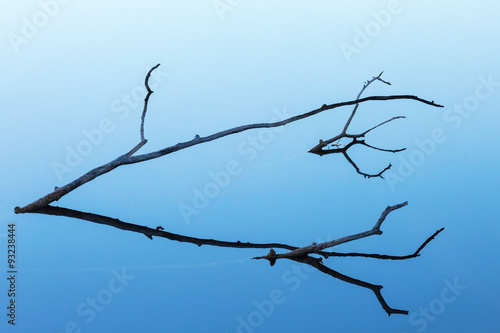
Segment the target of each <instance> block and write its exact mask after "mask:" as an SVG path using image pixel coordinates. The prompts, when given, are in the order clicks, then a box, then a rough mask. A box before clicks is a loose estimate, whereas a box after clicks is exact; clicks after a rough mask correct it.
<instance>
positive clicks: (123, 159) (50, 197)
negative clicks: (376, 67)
mask: <svg viewBox="0 0 500 333" xmlns="http://www.w3.org/2000/svg"><path fill="white" fill-rule="evenodd" d="M158 66H160V64H158V65H156V66H154V67H153V68H151V70H150V71H149V72H148V74H147V76H146V80H145V84H146V89H147V92H148V93H147V95H146V98H145V99H144V110H143V112H142V117H141V141H140V142H139V143H138V144H137V145H136V146H135V147H134V148H132V149H131V150H130V151H129V152H128V153H126V154H123V155H121V156H119V157H117V158H116V159H114V160H112V161H111V162H109V163H107V164H104V165H101V166H100V167H97V168H95V169H92V170H90V171H89V172H87V173H86V174H84V175H83V176H81V177H80V178H78V179H76V180H74V181H72V182H70V183H68V184H66V185H64V186H61V187H56V189H55V190H54V191H53V192H51V193H49V194H47V195H45V196H44V197H42V198H40V199H38V200H36V201H34V202H32V203H30V204H28V205H26V206H24V207H15V208H14V211H15V213H16V214H20V213H28V212H30V211H33V210H36V209H38V208H41V207H45V206H47V205H50V204H51V203H53V202H54V201H57V200H59V199H61V198H62V197H63V196H65V195H66V194H68V193H70V192H71V191H73V190H74V189H76V188H78V187H80V186H82V185H83V184H85V183H88V182H90V181H92V180H94V179H95V178H97V177H99V176H101V175H104V174H106V173H108V172H110V171H112V170H114V169H115V168H117V167H119V166H122V165H127V164H135V163H139V162H144V161H148V160H151V159H155V158H158V157H161V156H164V155H167V154H171V153H173V152H176V151H179V150H182V149H186V148H189V147H192V146H195V145H198V144H201V143H205V142H210V141H214V140H217V139H220V138H223V137H225V136H228V135H231V134H236V133H240V132H243V131H247V130H250V129H257V128H270V127H279V126H284V125H287V124H289V123H292V122H295V121H298V120H301V119H305V118H308V117H311V116H314V115H316V114H318V113H321V112H324V111H327V110H331V109H335V108H339V107H342V106H348V105H355V107H354V111H353V112H352V114H351V117H350V118H349V120H348V121H347V124H346V126H345V127H344V130H343V131H342V133H341V134H340V136H337V137H335V138H333V139H335V140H337V139H339V138H341V137H353V138H354V139H357V138H358V137H361V136H363V135H364V134H366V133H368V132H369V131H370V130H371V129H370V130H368V131H365V132H364V133H362V134H359V135H358V136H348V135H347V134H346V133H345V131H346V130H347V127H348V126H349V124H350V122H351V120H352V118H353V117H354V114H355V113H356V110H357V108H358V106H359V104H360V103H364V102H368V101H388V100H398V99H409V100H416V101H419V102H421V103H425V104H428V105H431V106H434V107H443V106H442V105H439V104H436V103H434V101H428V100H425V99H422V98H419V97H417V96H414V95H391V96H370V97H364V98H361V99H360V98H359V96H360V95H361V93H362V92H363V91H364V89H365V88H366V87H367V86H368V85H369V84H370V83H371V82H373V81H375V80H379V81H382V82H385V81H383V80H382V79H380V75H382V73H381V74H380V75H379V76H378V77H375V78H373V79H372V80H370V81H368V82H367V83H366V84H365V85H364V87H363V89H362V91H361V92H360V93H359V94H358V98H357V99H355V100H353V101H347V102H340V103H334V104H330V105H326V104H323V106H322V107H321V108H319V109H315V110H312V111H309V112H306V113H303V114H301V115H298V116H294V117H290V118H288V119H285V120H282V121H277V122H271V123H259V124H250V125H244V126H238V127H234V128H231V129H228V130H225V131H221V132H218V133H215V134H212V135H209V136H205V137H200V136H199V135H196V136H195V137H194V139H192V140H190V141H187V142H182V143H178V144H176V145H174V146H170V147H167V148H163V149H160V150H157V151H155V152H151V153H147V154H143V155H134V154H135V153H136V152H137V151H138V150H139V149H140V148H142V147H143V146H144V145H145V144H146V143H147V140H146V139H145V137H144V118H145V116H146V111H147V107H148V102H149V97H150V96H151V94H152V93H153V91H152V90H151V89H150V88H149V85H148V80H149V76H150V75H151V72H152V71H153V70H154V69H156V68H158ZM380 125H382V124H380ZM380 125H378V126H380ZM375 127H377V126H375ZM375 127H374V128H375ZM333 139H331V140H333ZM331 140H328V141H331ZM335 140H334V141H335ZM328 141H326V142H328ZM323 143H324V142H323ZM320 145H321V142H320ZM318 149H319V150H321V149H320V148H318ZM318 149H316V147H315V148H313V149H311V150H310V152H314V153H316V151H317V150H318ZM344 156H347V155H346V154H344ZM348 160H349V161H350V159H348ZM350 162H351V164H353V165H354V163H353V162H352V161H350ZM356 170H359V169H358V168H357V167H356ZM358 172H359V171H358ZM365 176H368V177H374V176H373V175H365Z"/></svg>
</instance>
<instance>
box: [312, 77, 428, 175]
mask: <svg viewBox="0 0 500 333" xmlns="http://www.w3.org/2000/svg"><path fill="white" fill-rule="evenodd" d="M382 73H383V72H382ZM382 73H380V74H379V75H378V76H374V77H373V78H372V79H371V80H368V81H366V82H365V83H364V84H363V88H362V89H361V91H360V92H359V94H358V96H357V97H356V99H357V100H359V99H360V97H361V95H362V94H363V92H364V91H365V90H366V88H368V86H369V85H370V84H372V83H373V82H375V81H380V82H382V83H384V84H387V85H390V83H389V82H387V81H385V80H383V79H381V76H382ZM431 103H434V101H432V102H431ZM358 107H359V103H357V104H356V105H355V106H354V109H353V110H352V112H351V115H350V116H349V118H348V119H347V121H346V124H345V125H344V128H343V129H342V132H340V134H338V135H336V136H334V137H332V138H331V139H328V140H319V143H318V144H317V145H316V146H314V147H313V148H311V149H310V150H309V152H310V153H313V154H316V155H319V156H323V155H328V154H338V153H341V154H342V155H344V157H345V158H346V160H347V161H348V162H349V163H350V164H351V165H352V166H353V167H354V169H355V170H356V172H357V173H359V174H360V175H362V176H364V177H365V178H374V177H380V178H384V177H383V176H382V175H383V173H384V172H385V171H387V170H389V169H390V168H391V164H389V165H388V166H387V167H385V168H384V169H383V170H382V171H380V172H379V173H376V174H369V173H366V172H363V171H361V169H360V168H359V167H358V166H357V164H356V163H355V162H354V161H353V160H352V159H351V158H350V157H349V155H348V154H347V151H348V150H349V148H351V147H352V146H354V145H357V144H361V145H363V146H366V147H368V148H371V149H374V150H379V151H383V152H389V153H398V152H400V151H403V150H405V148H402V149H383V148H378V147H374V146H371V145H369V144H367V143H366V142H365V141H364V140H361V138H363V137H364V136H365V135H366V134H367V133H369V132H371V131H372V130H374V129H376V128H377V127H380V126H382V125H384V124H387V123H389V122H391V121H393V120H396V119H402V118H405V117H404V116H398V117H392V118H391V119H389V120H386V121H384V122H382V123H380V124H378V125H375V126H373V127H372V128H370V129H368V130H366V131H364V132H362V133H360V134H348V133H347V129H348V128H349V125H350V124H351V122H352V120H353V118H354V115H355V114H356V111H357V110H358ZM343 138H348V139H351V142H349V143H348V144H346V145H340V144H339V142H340V140H341V139H343ZM328 145H331V148H327V147H328Z"/></svg>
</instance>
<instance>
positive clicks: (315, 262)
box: [292, 256, 408, 316]
mask: <svg viewBox="0 0 500 333" xmlns="http://www.w3.org/2000/svg"><path fill="white" fill-rule="evenodd" d="M292 260H294V261H297V262H301V263H304V264H306V265H309V266H312V267H314V268H316V269H317V270H319V271H320V272H323V273H325V274H328V275H330V276H332V277H334V278H336V279H339V280H341V281H344V282H347V283H350V284H354V285H356V286H359V287H363V288H368V289H370V290H371V291H373V293H374V294H375V297H377V300H378V301H379V303H380V305H381V306H382V308H383V309H384V311H385V312H386V313H387V314H388V315H389V316H390V315H391V314H404V315H407V314H408V311H407V310H399V309H394V308H391V307H390V306H389V305H388V304H387V302H386V301H385V299H384V297H383V296H382V293H381V292H380V290H381V289H382V288H383V286H380V285H376V284H371V283H368V282H365V281H361V280H358V279H355V278H352V277H350V276H347V275H344V274H342V273H339V272H337V271H335V270H333V269H331V268H329V267H327V266H325V265H323V264H322V262H321V258H313V257H310V256H305V257H302V258H293V259H292Z"/></svg>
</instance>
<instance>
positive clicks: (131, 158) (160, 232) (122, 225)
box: [14, 64, 444, 315]
mask: <svg viewBox="0 0 500 333" xmlns="http://www.w3.org/2000/svg"><path fill="white" fill-rule="evenodd" d="M159 66H160V64H158V65H156V66H154V67H153V68H151V69H150V70H149V72H148V73H147V75H146V78H145V81H144V84H145V86H146V91H147V94H146V97H145V98H144V108H143V111H142V115H141V124H140V142H139V143H138V144H137V145H136V146H135V147H133V148H132V149H131V150H130V151H129V152H127V153H125V154H123V155H121V156H119V157H117V158H116V159H114V160H112V161H111V162H109V163H107V164H104V165H102V166H99V167H97V168H95V169H92V170H90V171H89V172H87V173H86V174H84V175H83V176H81V177H79V178H77V179H76V180H74V181H72V182H70V183H68V184H66V185H64V186H61V187H55V189H54V191H53V192H51V193H49V194H47V195H45V196H43V197H42V198H40V199H38V200H36V201H33V202H32V203H30V204H28V205H26V206H24V207H15V208H14V211H15V212H16V214H20V213H36V214H46V215H54V216H65V217H70V218H76V219H80V220H85V221H89V222H93V223H98V224H103V225H108V226H112V227H115V228H118V229H121V230H128V231H132V232H137V233H141V234H143V235H145V236H146V237H148V238H149V239H153V236H155V237H162V238H166V239H169V240H173V241H178V242H185V243H191V244H196V245H198V246H201V245H210V246H220V247H227V248H255V249H258V248H266V249H270V250H269V253H268V254H267V255H266V256H260V257H254V258H253V259H266V260H269V262H270V264H271V266H272V265H274V264H275V262H276V260H278V259H289V260H294V261H297V262H301V263H304V264H307V265H310V266H312V267H315V268H316V269H318V270H319V271H321V272H323V273H325V274H328V275H330V276H332V277H335V278H337V279H340V280H342V281H345V282H348V283H351V284H354V285H358V286H361V287H364V288H368V289H370V290H372V291H373V292H374V293H375V296H376V297H377V299H378V301H379V302H380V304H381V305H382V307H383V309H384V310H385V311H386V312H387V313H388V314H389V315H391V314H393V313H399V314H408V311H405V310H397V309H393V308H391V307H389V306H388V305H387V303H386V302H385V300H384V298H383V297H382V295H381V292H380V290H381V289H382V286H379V285H374V284H370V283H367V282H363V281H360V280H357V279H354V278H351V277H348V276H346V275H343V274H341V273H339V272H336V271H334V270H332V269H330V268H328V267H326V266H325V265H324V264H323V263H322V258H316V257H313V256H312V255H320V256H323V257H324V258H325V259H326V258H329V257H367V258H374V259H391V260H403V259H410V258H415V257H417V256H419V255H420V252H421V250H422V249H423V248H424V247H425V246H426V245H427V244H428V243H429V242H430V241H431V240H432V239H434V237H436V236H437V235H438V234H439V233H440V232H441V231H442V230H443V229H444V228H442V229H440V230H438V231H436V232H435V233H434V234H433V235H432V236H431V237H429V238H428V239H427V240H426V241H425V242H424V243H423V244H422V245H421V246H420V247H419V248H418V249H417V251H415V252H414V253H413V254H410V255H406V256H390V255H381V254H366V253H337V252H326V251H324V250H325V249H328V248H331V247H334V246H337V245H339V244H343V243H346V242H350V241H354V240H357V239H361V238H365V237H369V236H372V235H381V234H382V231H381V229H380V228H381V225H382V223H383V222H384V221H385V219H386V217H387V216H388V215H389V213H391V212H392V211H394V210H397V209H399V208H402V207H404V206H406V205H407V204H408V202H403V203H400V204H397V205H394V206H388V207H387V208H386V209H385V210H384V211H383V212H382V214H381V215H380V217H379V219H378V221H377V222H376V223H375V225H374V226H373V228H372V229H370V230H367V231H364V232H361V233H358V234H353V235H349V236H345V237H341V238H338V239H335V240H332V241H328V242H323V243H320V244H316V243H313V244H312V245H308V246H303V247H296V246H291V245H287V244H280V243H250V242H246V243H243V242H240V241H236V242H234V241H233V242H230V241H220V240H215V239H202V238H195V237H190V236H184V235H179V234H173V233H170V232H167V231H165V230H164V228H163V227H162V226H157V227H156V228H154V229H153V228H149V227H147V226H140V225H137V224H132V223H127V222H123V221H120V220H118V219H115V218H110V217H107V216H103V215H98V214H93V213H85V212H81V211H77V210H72V209H68V208H62V207H56V206H51V205H50V204H51V203H53V202H54V201H57V200H59V199H60V198H62V197H63V196H65V195H66V194H68V193H70V192H71V191H73V190H74V189H76V188H78V187H80V186H82V185H83V184H85V183H88V182H90V181H92V180H93V179H95V178H97V177H99V176H101V175H104V174H106V173H108V172H110V171H112V170H114V169H115V168H117V167H119V166H122V165H127V164H135V163H140V162H144V161H147V160H151V159H155V158H158V157H161V156H164V155H167V154H170V153H173V152H176V151H179V150H182V149H186V148H189V147H192V146H195V145H198V144H201V143H205V142H210V141H214V140H217V139H220V138H222V137H225V136H228V135H232V134H236V133H240V132H243V131H247V130H251V129H257V128H270V127H278V126H284V125H287V124H289V123H292V122H296V121H299V120H301V119H305V118H308V117H311V116H313V115H316V114H318V113H321V112H324V111H327V110H331V109H335V108H339V107H342V106H349V105H354V109H353V111H352V113H351V115H350V116H349V118H348V120H347V122H346V124H345V126H344V128H343V130H342V132H341V133H340V134H339V135H336V136H335V137H333V138H331V139H329V140H326V141H323V140H320V143H319V144H318V145H317V146H315V147H313V148H312V149H311V150H310V152H312V153H315V154H317V155H320V156H322V155H326V154H334V153H342V154H343V155H344V157H345V158H346V159H347V161H348V162H349V163H350V164H351V165H352V166H353V167H354V168H355V170H356V171H357V172H358V173H359V174H361V175H363V176H365V177H368V178H371V177H380V178H382V174H383V172H385V171H386V170H387V169H389V168H390V167H391V165H390V164H389V166H388V167H386V168H385V169H384V170H382V171H381V172H379V173H378V174H367V173H365V172H362V171H361V170H360V169H359V168H358V166H357V165H356V164H355V163H354V162H353V161H352V159H351V158H350V157H349V155H348V154H347V150H348V149H349V148H350V147H352V146H353V145H357V144H359V145H363V146H365V147H368V148H371V149H375V150H379V151H383V152H392V153H396V152H399V151H402V150H403V149H395V150H391V149H382V148H377V147H374V146H371V145H369V144H367V143H366V142H365V141H364V140H363V139H362V138H363V137H364V136H365V135H366V134H367V133H369V132H371V131H372V130H374V129H376V128H378V127H380V126H382V125H384V124H386V123H388V122H390V121H392V120H396V119H400V118H404V117H402V116H399V117H393V118H391V119H389V120H386V121H384V122H382V123H380V124H378V125H376V126H374V127H372V128H370V129H368V130H366V131H364V132H362V133H360V134H348V133H347V129H348V127H349V125H350V124H351V122H352V120H353V118H354V116H355V114H356V111H357V110H358V107H359V105H360V104H361V103H365V102H368V101H389V100H400V99H404V100H415V101H418V102H421V103H425V104H428V105H431V106H434V107H442V106H441V105H439V104H436V103H434V101H428V100H425V99H422V98H419V97H417V96H414V95H390V96H369V97H364V98H360V97H361V94H362V93H363V92H364V91H365V89H366V88H367V87H368V86H369V85H370V84H371V83H373V82H374V81H380V82H382V83H385V84H390V83H389V82H387V81H384V80H382V79H381V75H382V73H380V74H379V75H378V76H376V77H373V78H372V79H371V80H369V81H367V82H366V83H365V84H364V85H363V88H362V89H361V91H360V93H359V94H358V96H357V97H356V99H355V100H352V101H347V102H340V103H334V104H330V105H327V104H323V106H322V107H320V108H318V109H315V110H312V111H309V112H306V113H303V114H300V115H297V116H293V117H290V118H288V119H285V120H282V121H277V122H270V123H257V124H249V125H244V126H238V127H234V128H231V129H228V130H225V131H221V132H217V133H215V134H212V135H208V136H204V137H200V136H199V135H195V137H194V138H193V139H192V140H190V141H187V142H182V143H178V144H176V145H174V146H170V147H166V148H163V149H160V150H157V151H154V152H151V153H146V154H143V155H135V154H136V153H137V151H138V150H139V149H141V148H142V147H143V146H144V145H145V144H146V143H147V139H146V137H145V134H144V123H145V118H146V114H147V110H148V103H149V99H150V97H151V95H152V94H153V91H152V90H151V88H150V87H149V78H150V76H151V73H152V72H153V71H154V70H155V69H156V68H158V67H159ZM342 138H347V139H351V142H349V143H348V144H347V145H345V146H341V145H340V144H339V141H340V139H342ZM328 145H331V147H330V148H327V147H328ZM275 248H276V249H283V250H288V251H289V252H285V253H279V254H278V253H276V251H275V250H274V249H275Z"/></svg>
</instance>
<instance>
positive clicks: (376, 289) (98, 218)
mask: <svg viewBox="0 0 500 333" xmlns="http://www.w3.org/2000/svg"><path fill="white" fill-rule="evenodd" d="M397 206H398V205H396V206H392V207H387V208H386V209H385V210H384V212H382V214H381V216H380V218H379V220H378V221H377V223H376V224H375V226H374V227H373V229H372V230H378V231H380V226H381V224H382V222H383V221H384V220H385V218H386V216H387V215H388V214H389V213H390V212H391V211H392V210H395V209H398V208H397ZM31 213H38V214H46V215H53V216H65V217H70V218H75V219H80V220H85V221H89V222H93V223H98V224H102V225H108V226H112V227H114V228H118V229H120V230H127V231H132V232H136V233H140V234H144V235H145V236H146V237H148V238H150V239H153V236H155V237H162V238H166V239H169V240H173V241H178V242H184V243H191V244H195V245H197V246H202V245H209V246H219V247H226V248H240V249H248V248H256V249H257V248H267V249H270V254H272V255H273V256H275V257H274V258H269V257H257V258H255V259H268V260H269V261H270V263H271V266H272V265H274V263H275V261H276V259H278V257H277V256H276V252H275V251H274V249H273V248H281V249H286V250H292V251H293V250H298V249H299V248H297V247H296V246H291V245H287V244H280V243H250V242H240V241H237V242H228V241H220V240H215V239H203V238H195V237H189V236H183V235H179V234H174V233H170V232H167V231H163V230H164V229H163V227H162V226H157V227H156V229H152V228H149V227H146V226H140V225H137V224H132V223H127V222H123V221H120V220H119V219H114V218H110V217H107V216H103V215H98V214H93V213H85V212H81V211H77V210H73V209H68V208H63V207H54V206H50V205H49V206H46V207H42V208H40V209H39V210H37V211H32V212H31ZM443 229H444V228H441V229H439V230H438V231H436V232H435V233H434V234H433V235H432V236H431V237H429V238H428V239H427V240H426V241H425V242H424V243H423V244H422V245H421V246H420V247H419V248H418V249H417V250H416V251H415V252H414V253H413V254H410V255H406V256H389V255H381V254H365V253H337V252H324V251H318V252H317V254H320V255H322V256H323V257H325V258H328V257H367V258H375V259H392V260H404V259H411V258H415V257H417V256H419V255H420V252H421V251H422V249H423V248H424V247H425V246H426V245H427V244H428V243H429V242H430V241H431V240H433V239H434V237H436V236H437V235H438V234H439V233H440V232H441V231H443ZM380 233H381V231H380ZM375 234H378V233H377V232H375ZM357 235H360V234H357ZM353 236H355V235H353ZM350 237H352V236H350ZM365 237H367V236H365ZM348 238H349V236H348V237H343V238H339V239H338V240H336V241H331V242H326V243H322V244H341V243H345V242H347V241H349V240H348ZM360 238H361V237H360ZM351 240H354V239H351ZM301 249H304V248H301ZM286 259H290V260H293V261H297V262H300V263H303V264H306V265H310V266H312V267H314V268H316V269H318V270H319V271H320V272H323V273H325V274H328V275H330V276H332V277H334V278H336V279H339V280H341V281H344V282H347V283H350V284H353V285H357V286H360V287H363V288H368V289H370V290H372V291H373V293H374V294H375V296H376V297H377V300H378V301H379V303H380V305H381V306H382V308H383V309H384V311H385V312H386V313H387V314H388V315H391V314H408V311H406V310H398V309H394V308H391V307H390V306H389V305H388V304H387V302H386V301H385V299H384V298H383V296H382V294H381V292H380V291H381V289H382V286H380V285H374V284H371V283H368V282H365V281H361V280H358V279H355V278H352V277H349V276H347V275H344V274H342V273H339V272H337V271H335V270H333V269H331V268H329V267H327V266H325V265H324V264H323V263H322V259H321V258H314V257H311V256H310V255H309V254H307V255H304V256H302V255H299V256H292V257H287V258H286Z"/></svg>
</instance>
